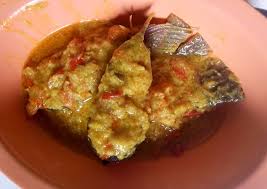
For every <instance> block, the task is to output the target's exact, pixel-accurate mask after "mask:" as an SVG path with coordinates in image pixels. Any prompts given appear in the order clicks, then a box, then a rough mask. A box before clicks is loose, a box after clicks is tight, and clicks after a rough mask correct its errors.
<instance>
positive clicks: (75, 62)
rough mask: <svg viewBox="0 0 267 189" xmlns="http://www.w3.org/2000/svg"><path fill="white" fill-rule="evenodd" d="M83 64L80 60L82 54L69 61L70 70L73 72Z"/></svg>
mask: <svg viewBox="0 0 267 189" xmlns="http://www.w3.org/2000/svg"><path fill="white" fill-rule="evenodd" d="M83 64H84V60H83V59H82V54H80V55H78V56H77V57H75V58H73V59H72V60H71V61H70V69H71V70H75V69H76V67H77V66H78V65H83Z"/></svg>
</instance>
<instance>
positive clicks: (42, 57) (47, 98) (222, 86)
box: [22, 14, 244, 162]
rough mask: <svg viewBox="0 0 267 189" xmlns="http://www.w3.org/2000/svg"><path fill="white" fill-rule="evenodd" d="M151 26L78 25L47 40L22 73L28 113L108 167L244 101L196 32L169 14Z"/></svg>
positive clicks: (226, 70)
mask: <svg viewBox="0 0 267 189" xmlns="http://www.w3.org/2000/svg"><path fill="white" fill-rule="evenodd" d="M151 20H152V16H150V17H148V18H147V20H146V21H145V23H144V24H143V25H142V26H136V27H133V26H132V24H130V25H131V26H130V27H126V26H124V25H118V24H113V23H112V21H87V22H81V23H76V24H73V25H70V26H67V27H65V28H63V29H61V30H59V31H56V32H55V33H54V34H52V35H51V36H48V37H47V38H45V39H44V40H43V41H42V42H41V43H40V45H38V46H37V47H36V48H35V49H34V50H33V51H32V53H31V54H30V56H29V58H28V60H27V62H26V64H25V66H24V68H23V71H22V81H23V89H24V92H25V96H26V111H27V114H28V115H29V116H34V115H35V114H37V113H38V112H42V113H44V114H42V115H45V117H47V118H48V119H49V120H52V122H53V123H54V124H55V126H57V127H59V128H61V129H62V130H65V131H68V132H69V133H70V134H71V135H73V136H75V137H77V138H80V139H83V140H85V141H87V143H88V144H89V145H90V146H91V147H92V149H93V150H94V151H95V153H96V155H97V156H98V157H99V158H100V159H101V160H104V161H110V162H111V161H120V160H123V159H125V158H128V157H130V156H132V155H133V154H134V152H135V151H136V149H137V148H138V147H139V146H140V144H142V143H157V142H158V141H164V140H168V137H169V136H171V135H172V133H175V132H177V131H179V130H180V129H181V128H183V127H186V124H187V123H188V122H190V121H192V120H195V119H198V118H200V117H202V116H203V115H204V114H206V113H208V112H210V111H212V110H214V109H215V108H216V107H217V106H218V105H222V104H229V103H235V102H239V101H242V100H243V99H244V93H243V90H242V88H241V86H240V83H239V80H238V78H237V77H236V75H235V74H234V73H233V72H232V71H231V70H230V69H229V68H228V67H227V66H226V65H225V64H224V62H223V61H222V60H221V59H219V58H218V57H216V56H215V55H214V54H213V52H212V50H211V48H210V47H209V45H208V43H207V42H206V41H205V40H204V38H203V37H202V36H201V34H199V33H197V32H196V29H194V28H192V27H191V26H190V25H189V24H187V23H186V22H184V21H183V20H182V19H180V18H179V17H177V16H176V15H174V14H170V15H169V16H168V17H167V18H166V19H165V21H164V22H163V23H154V22H153V20H152V21H151ZM177 137H179V136H177Z"/></svg>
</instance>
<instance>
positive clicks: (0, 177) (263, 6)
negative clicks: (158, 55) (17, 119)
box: [0, 0, 267, 189]
mask: <svg viewBox="0 0 267 189" xmlns="http://www.w3.org/2000/svg"><path fill="white" fill-rule="evenodd" d="M248 2H249V3H250V4H251V5H252V6H253V7H255V8H256V9H257V10H258V11H259V12H261V13H262V14H263V15H265V16H266V17H267V0H248ZM18 188H19V187H18V186H17V185H16V184H15V183H13V182H12V181H11V180H10V179H9V178H8V177H6V176H5V175H4V174H3V173H2V172H1V171H0V189H18Z"/></svg>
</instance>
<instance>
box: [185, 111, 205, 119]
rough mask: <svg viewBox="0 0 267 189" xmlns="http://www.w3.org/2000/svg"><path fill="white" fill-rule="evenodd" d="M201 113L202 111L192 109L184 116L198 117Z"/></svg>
mask: <svg viewBox="0 0 267 189" xmlns="http://www.w3.org/2000/svg"><path fill="white" fill-rule="evenodd" d="M200 115H201V112H198V111H197V110H192V111H189V112H186V113H185V115H184V117H187V118H194V117H198V116H200Z"/></svg>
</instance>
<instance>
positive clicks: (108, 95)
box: [101, 90, 122, 100]
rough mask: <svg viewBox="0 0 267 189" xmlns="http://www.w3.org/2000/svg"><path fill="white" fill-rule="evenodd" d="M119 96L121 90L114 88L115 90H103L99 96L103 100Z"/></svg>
mask: <svg viewBox="0 0 267 189" xmlns="http://www.w3.org/2000/svg"><path fill="white" fill-rule="evenodd" d="M120 96H122V91H121V90H116V91H110V92H103V94H102V96H101V98H102V99H104V100H109V99H112V98H117V97H120Z"/></svg>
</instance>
